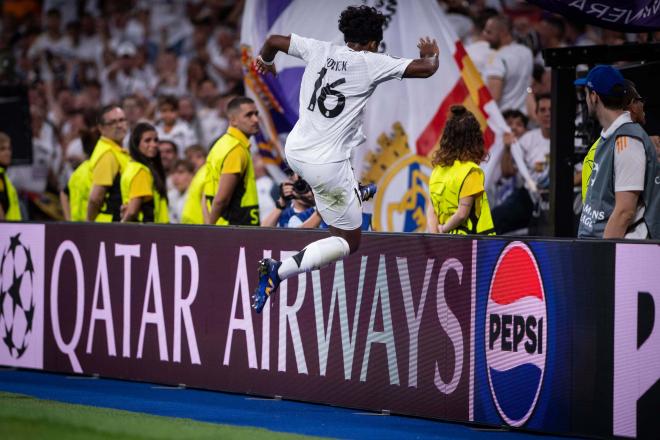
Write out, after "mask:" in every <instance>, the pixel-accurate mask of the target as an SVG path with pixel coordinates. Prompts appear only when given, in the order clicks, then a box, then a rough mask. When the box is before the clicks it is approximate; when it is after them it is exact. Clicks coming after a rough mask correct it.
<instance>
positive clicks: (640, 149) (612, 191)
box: [575, 65, 660, 239]
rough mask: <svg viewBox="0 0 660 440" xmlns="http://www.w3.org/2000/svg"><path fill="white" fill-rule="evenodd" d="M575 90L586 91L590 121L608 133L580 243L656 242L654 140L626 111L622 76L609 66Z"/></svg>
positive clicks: (588, 197) (583, 80) (593, 71)
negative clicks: (604, 240) (588, 240)
mask: <svg viewBox="0 0 660 440" xmlns="http://www.w3.org/2000/svg"><path fill="white" fill-rule="evenodd" d="M575 85H576V86H584V87H585V89H586V90H585V92H586V101H587V108H588V109H589V116H591V117H594V118H596V119H598V122H599V123H600V125H601V127H603V131H602V132H601V134H600V139H601V140H600V142H599V143H598V146H597V147H596V153H595V155H594V162H593V170H592V171H591V175H590V179H589V183H588V186H587V193H586V197H585V202H584V208H583V210H582V215H581V217H580V227H579V229H578V237H580V238H633V239H645V238H649V236H650V237H652V238H657V237H656V235H655V234H657V232H658V231H657V228H658V225H659V222H658V218H657V217H658V215H660V214H659V213H658V212H657V209H654V208H650V209H648V208H649V206H653V205H651V202H652V201H653V197H654V195H653V189H654V187H655V186H657V185H654V179H655V178H656V167H657V166H658V165H657V158H656V153H655V148H654V146H653V143H652V142H651V139H650V138H649V137H648V135H647V134H646V132H645V131H644V129H643V128H642V127H641V125H639V124H638V123H635V122H633V121H632V119H631V117H630V112H628V111H625V106H626V104H627V103H628V102H629V101H630V98H629V97H628V96H627V94H628V93H630V92H629V90H630V89H627V88H626V83H625V80H624V79H623V76H622V75H621V73H620V72H619V71H618V70H616V69H615V68H613V67H612V66H608V65H600V66H596V67H594V68H593V69H591V70H590V71H589V73H588V74H587V76H586V77H585V78H581V79H578V80H577V81H575ZM657 196H658V195H657V194H656V195H655V197H656V198H657Z"/></svg>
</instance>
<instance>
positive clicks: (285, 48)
mask: <svg viewBox="0 0 660 440" xmlns="http://www.w3.org/2000/svg"><path fill="white" fill-rule="evenodd" d="M290 42H291V36H290V35H289V36H284V35H270V36H268V38H266V42H265V43H264V45H263V47H262V48H261V50H260V51H259V56H258V57H257V58H256V59H255V60H254V63H255V67H256V68H257V72H259V73H261V74H265V73H267V72H270V73H272V74H273V75H275V74H276V73H277V71H276V70H275V64H273V61H274V60H275V55H277V52H284V53H288V52H289V43H290Z"/></svg>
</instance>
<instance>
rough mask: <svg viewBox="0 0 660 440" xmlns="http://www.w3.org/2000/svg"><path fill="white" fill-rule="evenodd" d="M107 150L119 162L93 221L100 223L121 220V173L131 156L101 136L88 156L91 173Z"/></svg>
mask: <svg viewBox="0 0 660 440" xmlns="http://www.w3.org/2000/svg"><path fill="white" fill-rule="evenodd" d="M108 151H110V152H111V153H112V154H113V155H114V156H115V159H117V162H118V163H119V173H117V175H116V176H115V178H114V180H113V181H112V186H110V187H109V188H108V190H107V191H106V193H105V201H104V202H103V206H102V207H101V210H100V211H99V214H98V216H96V220H95V221H96V222H101V223H109V222H118V221H120V220H121V202H122V201H121V187H120V181H121V174H122V173H123V172H124V169H125V168H126V164H128V161H129V160H130V158H131V157H130V156H129V155H128V153H127V152H126V150H124V149H123V148H121V147H120V146H119V145H117V144H116V143H115V142H114V141H113V140H111V139H108V138H106V137H104V136H101V138H100V139H99V141H98V142H97V143H96V147H94V152H93V153H92V157H90V158H89V169H90V170H91V172H92V173H93V172H94V167H96V165H97V164H98V162H99V159H101V157H103V155H104V154H105V153H107V152H108Z"/></svg>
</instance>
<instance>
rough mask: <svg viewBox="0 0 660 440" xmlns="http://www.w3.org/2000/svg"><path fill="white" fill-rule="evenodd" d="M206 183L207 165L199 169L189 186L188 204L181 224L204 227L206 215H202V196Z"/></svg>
mask: <svg viewBox="0 0 660 440" xmlns="http://www.w3.org/2000/svg"><path fill="white" fill-rule="evenodd" d="M205 181H206V164H204V165H202V166H201V167H199V169H198V170H197V172H196V173H195V177H193V179H192V181H191V182H190V186H188V194H187V196H186V202H185V203H184V205H183V212H182V213H181V223H185V224H191V225H203V224H204V214H203V213H202V196H203V194H204V183H205Z"/></svg>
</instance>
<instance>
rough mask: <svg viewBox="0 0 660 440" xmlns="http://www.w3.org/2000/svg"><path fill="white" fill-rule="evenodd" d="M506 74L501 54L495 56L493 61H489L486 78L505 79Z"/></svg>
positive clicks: (492, 58)
mask: <svg viewBox="0 0 660 440" xmlns="http://www.w3.org/2000/svg"><path fill="white" fill-rule="evenodd" d="M505 74H506V66H505V65H504V61H502V58H501V57H500V55H499V54H495V56H494V57H491V59H490V60H489V61H488V64H486V78H488V77H490V76H492V77H495V78H504V75H505Z"/></svg>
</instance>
